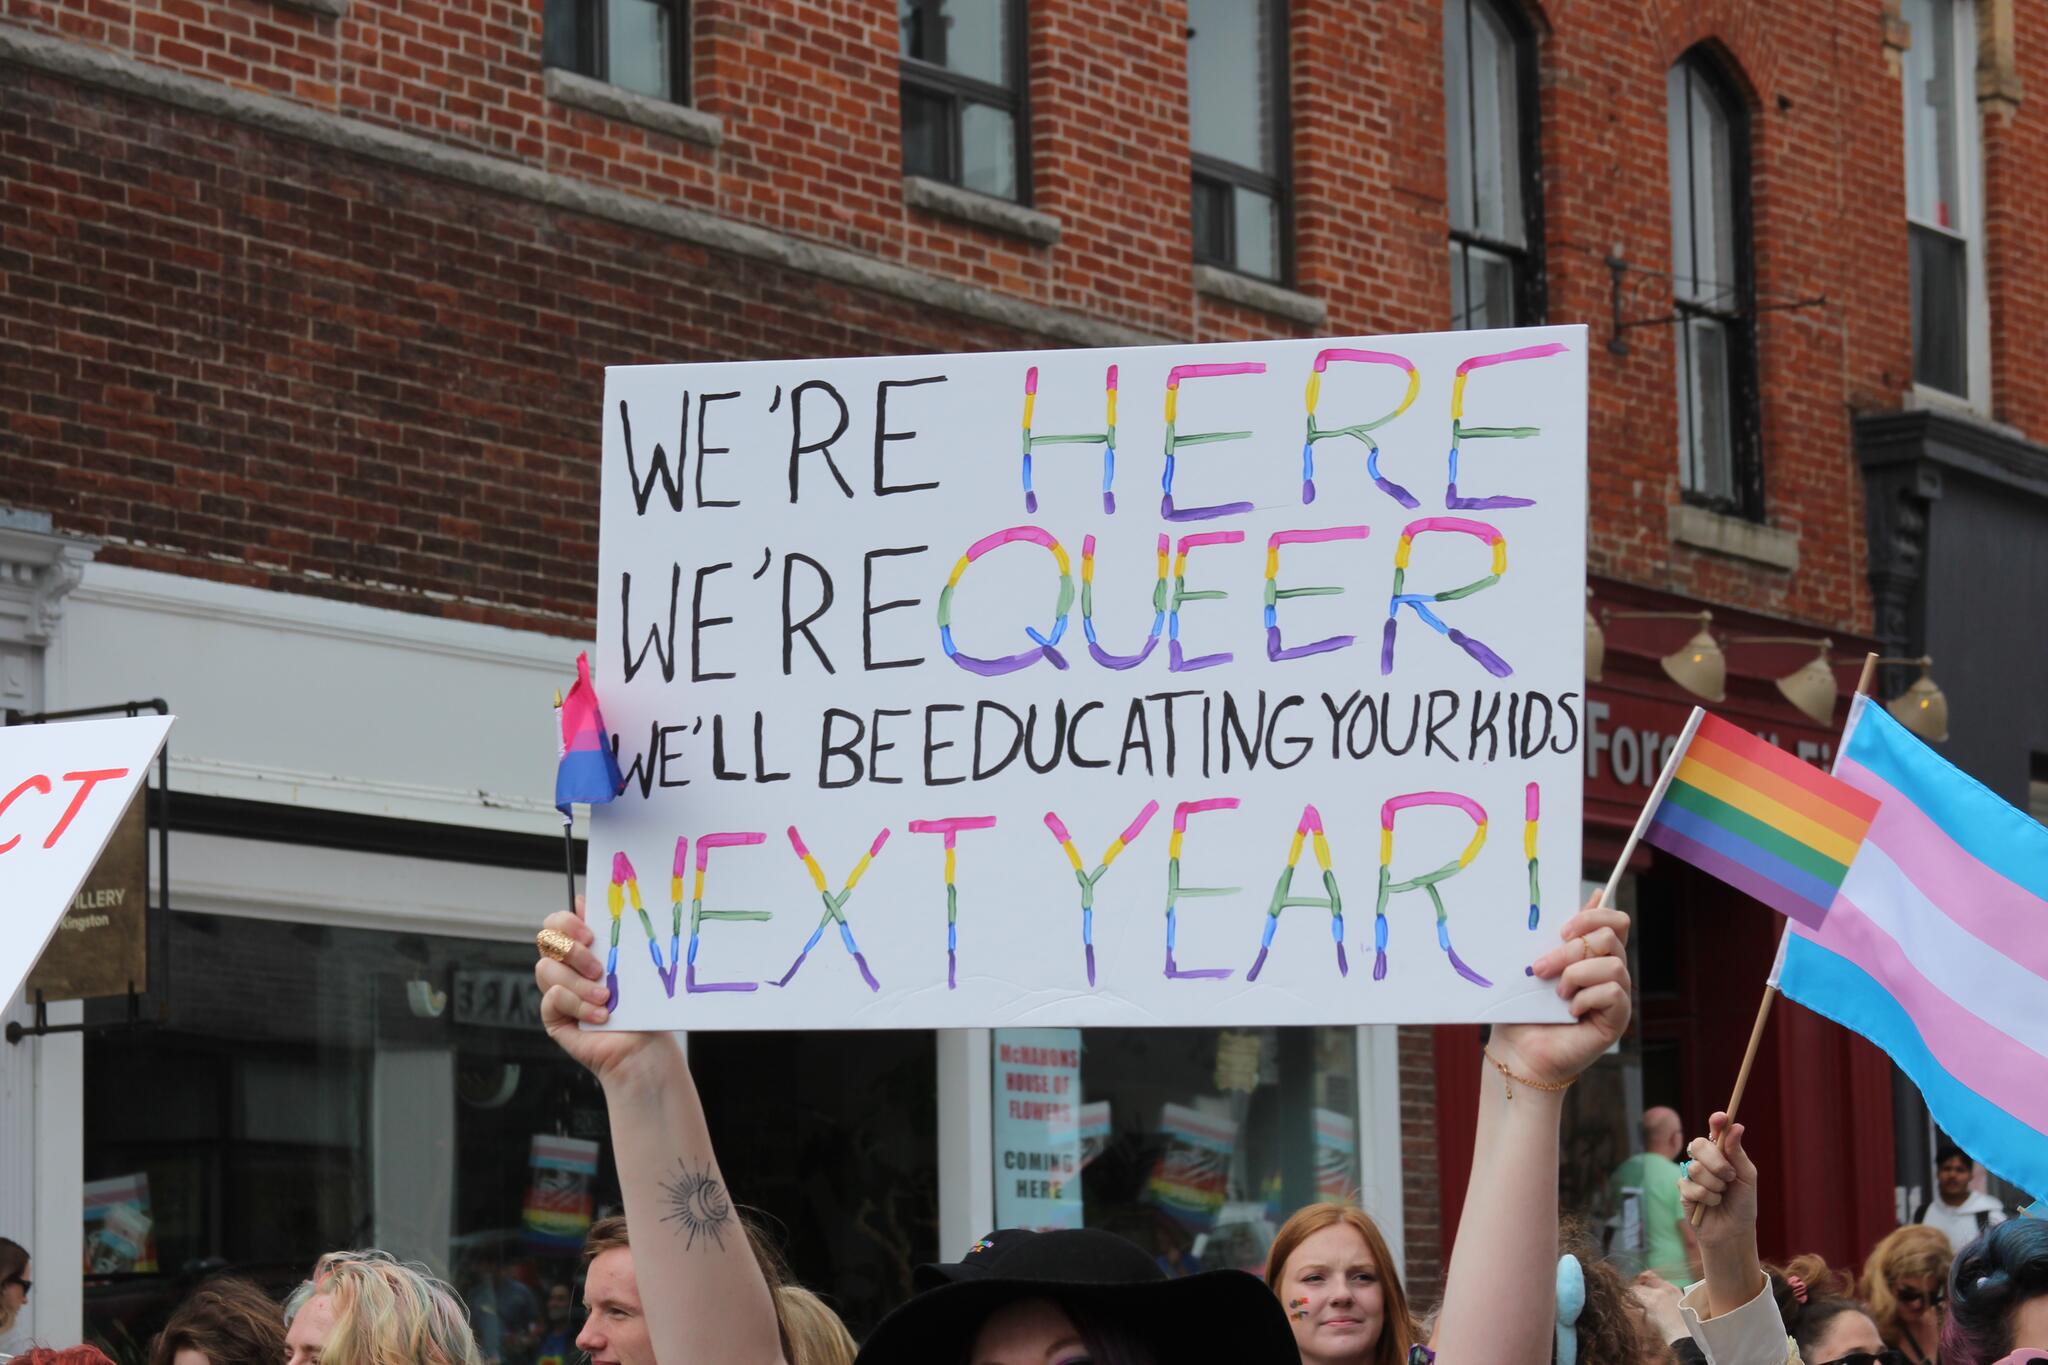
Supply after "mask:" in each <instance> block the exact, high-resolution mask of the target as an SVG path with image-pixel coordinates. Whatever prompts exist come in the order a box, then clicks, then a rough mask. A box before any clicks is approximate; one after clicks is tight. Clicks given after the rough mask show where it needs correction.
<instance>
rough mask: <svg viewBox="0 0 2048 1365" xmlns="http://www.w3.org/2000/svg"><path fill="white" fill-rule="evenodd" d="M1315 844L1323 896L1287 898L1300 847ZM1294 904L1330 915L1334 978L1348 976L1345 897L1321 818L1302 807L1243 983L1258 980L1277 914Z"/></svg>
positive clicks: (1278, 920) (1275, 925) (1349, 969)
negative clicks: (1334, 949) (1334, 948)
mask: <svg viewBox="0 0 2048 1365" xmlns="http://www.w3.org/2000/svg"><path fill="white" fill-rule="evenodd" d="M1311 838H1312V839H1313V840H1314V841H1315V850H1316V865H1317V866H1318V867H1320V868H1321V869H1322V870H1323V890H1324V891H1325V892H1326V893H1327V894H1326V895H1323V896H1290V895H1288V894H1287V893H1288V892H1289V891H1291V890H1292V889H1293V888H1294V869H1295V866H1296V865H1297V864H1299V863H1300V862H1301V845H1302V842H1303V840H1305V839H1311ZM1294 905H1314V906H1318V907H1320V908H1322V909H1324V910H1328V911H1329V912H1330V937H1331V938H1332V939H1333V940H1335V941H1336V944H1337V975H1339V976H1349V975H1351V963H1350V962H1349V960H1347V959H1346V958H1345V956H1344V898H1343V897H1342V896H1340V895H1338V894H1337V874H1336V873H1335V872H1332V871H1331V870H1330V841H1329V840H1328V839H1325V838H1324V837H1323V817H1322V815H1321V813H1320V812H1318V811H1317V810H1316V808H1315V807H1314V806H1303V807H1302V808H1301V823H1300V824H1298V825H1296V826H1295V827H1294V842H1292V843H1291V844H1289V845H1288V846H1287V866H1285V867H1283V868H1281V869H1280V881H1279V883H1278V884H1277V885H1276V886H1274V888H1273V899H1272V900H1271V901H1270V902H1269V903H1268V904H1267V906H1266V929H1265V932H1264V933H1263V934H1261V935H1260V936H1259V955H1258V957H1257V958H1256V959H1255V960H1254V961H1253V962H1252V969H1251V970H1250V971H1248V972H1246V973H1245V978H1244V979H1245V980H1247V981H1257V980H1258V979H1259V971H1260V969H1261V968H1263V967H1264V966H1265V965H1266V953H1267V950H1269V949H1270V948H1272V946H1273V931H1274V930H1275V929H1278V928H1279V927H1280V912H1281V911H1282V910H1285V909H1287V908H1288V907H1289V906H1294Z"/></svg>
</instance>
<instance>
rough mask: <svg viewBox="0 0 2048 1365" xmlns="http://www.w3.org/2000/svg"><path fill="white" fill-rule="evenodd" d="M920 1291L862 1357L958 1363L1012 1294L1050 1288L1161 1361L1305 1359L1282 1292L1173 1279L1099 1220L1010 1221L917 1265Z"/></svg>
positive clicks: (889, 1364) (1233, 1364) (1228, 1277)
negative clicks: (946, 1256)
mask: <svg viewBox="0 0 2048 1365" xmlns="http://www.w3.org/2000/svg"><path fill="white" fill-rule="evenodd" d="M916 1284H917V1287H918V1289H919V1290H920V1291H921V1292H920V1293H919V1294H918V1295H917V1296H916V1297H915V1298H913V1299H911V1300H910V1301H909V1302H908V1303H905V1304H904V1305H903V1306H902V1307H900V1308H898V1309H897V1310H896V1311H895V1312H893V1313H891V1314H890V1315H889V1316H888V1317H886V1318H884V1319H882V1323H881V1325H880V1326H879V1327H877V1328H875V1330H874V1333H873V1335H871V1336H870V1337H869V1338H868V1340H867V1344H866V1345H865V1346H863V1347H862V1348H861V1352H860V1358H859V1360H858V1361H857V1362H856V1365H955V1362H958V1361H963V1360H965V1359H966V1358H967V1351H968V1349H969V1348H970V1347H971V1346H972V1345H973V1344H974V1336H975V1333H976V1332H978V1331H979V1330H980V1329H981V1325H982V1324H983V1323H984V1322H986V1321H988V1319H989V1316H990V1315H991V1314H993V1313H995V1312H996V1311H997V1310H998V1309H1000V1308H1002V1307H1003V1306H1004V1305H1005V1304H1011V1303H1016V1302H1018V1301H1019V1300H1022V1299H1036V1298H1051V1299H1057V1300H1059V1301H1060V1302H1061V1303H1063V1304H1068V1305H1071V1306H1073V1307H1074V1308H1076V1309H1079V1310H1080V1311H1082V1312H1083V1313H1086V1314H1087V1315H1088V1316H1089V1317H1091V1318H1094V1319H1097V1320H1100V1321H1103V1322H1107V1323H1112V1324H1114V1325H1116V1326H1118V1327H1119V1328H1122V1329H1126V1330H1128V1331H1129V1332H1130V1334H1131V1335H1133V1336H1135V1337H1137V1338H1138V1339H1139V1340H1141V1341H1143V1342H1144V1343H1145V1344H1146V1345H1147V1346H1148V1347H1149V1348H1150V1349H1151V1351H1152V1354H1153V1356H1154V1358H1155V1359H1156V1360H1158V1362H1159V1365H1182V1362H1210V1361H1213V1362H1215V1363H1216V1365H1300V1361H1301V1351H1300V1348H1298V1347H1297V1346H1296V1345H1295V1344H1294V1333H1293V1331H1292V1330H1291V1329H1290V1328H1289V1327H1288V1325H1287V1315H1286V1313H1285V1312H1284V1311H1283V1310H1282V1309H1281V1307H1280V1301H1279V1300H1278V1299H1277V1298H1275V1297H1274V1296H1273V1291H1272V1290H1270V1289H1268V1288H1266V1285H1265V1282H1264V1281H1262V1280H1260V1279H1258V1278H1257V1277H1256V1276H1253V1275H1247V1274H1246V1273H1244V1272H1243V1271H1241V1270H1211V1271H1207V1272H1205V1273H1203V1274H1200V1275H1189V1276H1186V1277H1185V1278H1182V1279H1168V1278H1167V1277H1166V1274H1165V1272H1164V1271H1162V1270H1161V1269H1160V1268H1159V1266H1158V1265H1157V1264H1156V1263H1154V1261H1153V1260H1152V1258H1151V1257H1150V1256H1148V1255H1146V1254H1145V1252H1144V1251H1142V1250H1141V1249H1140V1248H1138V1247H1137V1246H1136V1245H1134V1244H1133V1243H1131V1242H1127V1241H1125V1240H1124V1239H1123V1238H1121V1237H1119V1236H1117V1235H1116V1234H1115V1233H1111V1232H1103V1231H1101V1230H1100V1229H1097V1228H1074V1229H1070V1230H1062V1231H1057V1232H1027V1231H1023V1230H1020V1229H1005V1230H1003V1231H1001V1232H992V1233H990V1234H989V1235H988V1236H986V1237H984V1238H982V1239H981V1240H980V1241H978V1242H976V1243H975V1244H974V1246H973V1247H972V1248H970V1249H969V1251H968V1253H967V1256H966V1257H965V1258H964V1259H962V1260H959V1261H954V1262H949V1263H946V1264H942V1265H922V1266H919V1267H918V1268H917V1271H916Z"/></svg>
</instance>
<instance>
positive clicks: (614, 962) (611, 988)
mask: <svg viewBox="0 0 2048 1365" xmlns="http://www.w3.org/2000/svg"><path fill="white" fill-rule="evenodd" d="M628 886H630V887H632V888H633V908H634V909H636V910H637V909H639V908H640V882H639V880H638V879H637V878H636V877H634V875H633V864H632V863H631V862H629V861H627V859H626V855H625V854H623V853H614V854H613V855H612V884H611V885H610V886H609V887H607V888H606V889H605V893H604V904H605V909H607V910H609V911H611V914H612V946H611V951H610V952H608V953H606V954H605V959H604V985H605V1001H604V1007H605V1008H606V1009H608V1010H615V1009H617V1008H618V1007H619V915H620V914H621V913H622V912H623V911H624V910H625V908H626V893H625V888H626V887H628ZM657 965H658V964H657Z"/></svg>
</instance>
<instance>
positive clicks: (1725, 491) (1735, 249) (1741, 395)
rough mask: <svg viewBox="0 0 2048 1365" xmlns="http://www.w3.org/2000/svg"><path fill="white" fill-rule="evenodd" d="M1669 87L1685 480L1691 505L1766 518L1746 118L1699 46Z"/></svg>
mask: <svg viewBox="0 0 2048 1365" xmlns="http://www.w3.org/2000/svg"><path fill="white" fill-rule="evenodd" d="M1665 94H1666V111H1667V115H1668V117H1669V120H1670V124H1669V133H1670V155H1671V292H1672V303H1673V311H1674V312H1675V313H1676V315H1677V317H1676V324H1675V327H1674V332H1675V336H1676V342H1675V346H1676V352H1677V371H1678V461H1679V486H1680V488H1681V489H1682V490H1683V491H1684V494H1685V498H1686V500H1687V501H1688V502H1696V503H1699V504H1701V505H1703V506H1706V507H1711V508H1715V509H1717V510H1720V511H1725V512H1732V513H1735V514H1736V515H1739V516H1745V517H1750V518H1761V517H1762V515H1763V477H1762V470H1761V468H1760V462H1759V460H1758V453H1757V416H1756V369H1755V364H1756V362H1755V350H1756V347H1755V331H1754V316H1753V315H1754V311H1755V309H1754V291H1753V286H1752V282H1751V278H1750V230H1749V129H1748V120H1747V118H1746V117H1745V115H1744V111H1743V108H1742V104H1741V102H1740V101H1739V100H1738V99H1737V98H1736V97H1735V94H1734V92H1733V91H1731V90H1729V89H1728V87H1727V84H1726V82H1725V81H1724V80H1723V79H1722V77H1721V76H1720V74H1719V73H1718V72H1717V71H1715V70H1714V69H1713V67H1712V66H1711V65H1710V63H1709V62H1708V60H1707V59H1706V58H1705V57H1703V56H1701V55H1699V54H1693V55H1689V56H1687V57H1686V58H1684V59H1683V60H1681V61H1680V62H1679V63H1678V65H1676V66H1674V67H1672V68H1671V70H1670V72H1669V74H1668V76H1667V78H1666V82H1665Z"/></svg>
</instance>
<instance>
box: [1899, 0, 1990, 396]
mask: <svg viewBox="0 0 2048 1365" xmlns="http://www.w3.org/2000/svg"><path fill="white" fill-rule="evenodd" d="M1975 9H1976V6H1975V5H1974V4H1973V3H1971V0H1903V2H1902V5H1901V10H1900V13H1901V15H1902V17H1903V18H1904V19H1905V20H1906V22H1907V23H1908V24H1909V25H1910V26H1911V30H1912V44H1911V46H1909V47H1908V48H1907V49H1906V52H1905V65H1904V71H1903V81H1902V83H1903V85H1904V86H1905V93H1906V224H1907V226H1906V231H1907V235H1908V238H1909V239H1910V243H1911V252H1912V260H1911V270H1912V293H1913V379H1914V382H1915V383H1918V384H1922V385H1925V386H1926V387H1928V388H1931V389H1938V390H1940V391H1941V392H1943V393H1947V394H1952V395H1954V396H1956V397H1958V398H1967V399H1976V398H1977V397H1978V396H1979V389H1980V387H1981V383H1980V379H1979V375H1978V373H1977V372H1978V370H1979V369H1980V368H1981V366H1982V364H1983V356H1982V353H1981V351H1982V348H1981V346H1979V345H1977V344H1974V341H1975V339H1974V337H1973V335H1972V333H1973V331H1974V330H1975V327H1974V318H1973V313H1975V312H1977V311H1978V309H1979V308H1980V307H1981V305H1978V304H1977V302H1976V300H1975V299H1974V298H1973V295H1974V293H1975V290H1976V288H1977V287H1978V286H1977V279H1978V277H1979V275H1980V273H1981V271H1982V268H1983V267H1982V262H1981V257H1980V253H1981V251H1982V240H1981V235H1980V230H1979V224H1978V221H1977V219H1978V214H1977V209H1976V178H1977V164H1976V163H1977V138H1976V120H1975V118H1974V117H1973V114H1974V111H1975V105H1974V80H1975V59H1976V52H1977V40H1976V33H1975V31H1974V30H1975V23H1974V19H1975V13H1974V12H1975Z"/></svg>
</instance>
